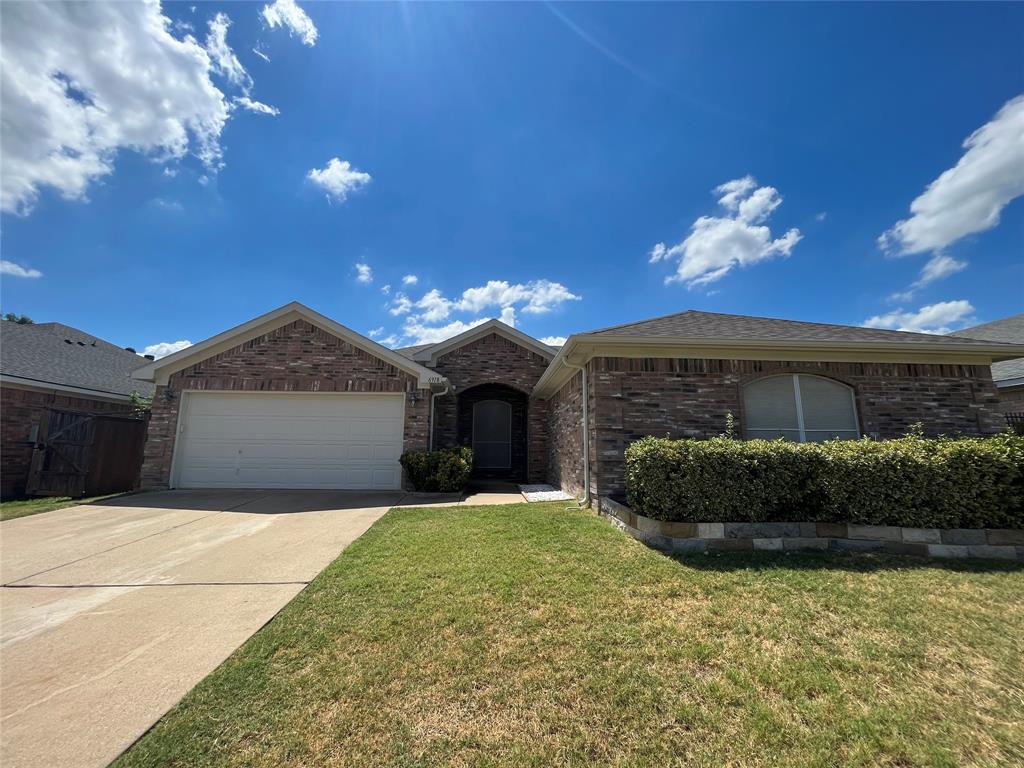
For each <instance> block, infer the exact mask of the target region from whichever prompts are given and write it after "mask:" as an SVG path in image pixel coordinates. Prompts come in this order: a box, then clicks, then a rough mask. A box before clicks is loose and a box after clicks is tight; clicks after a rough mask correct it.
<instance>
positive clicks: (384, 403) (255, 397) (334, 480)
mask: <svg viewBox="0 0 1024 768" xmlns="http://www.w3.org/2000/svg"><path fill="white" fill-rule="evenodd" d="M182 409H183V413H182V415H181V422H180V427H179V432H178V444H177V449H176V455H175V462H174V463H175V467H174V474H175V477H176V482H175V485H176V486H177V487H179V488H343V489H386V490H391V489H397V488H400V487H401V483H402V470H401V466H400V465H399V463H398V457H399V456H400V455H401V453H402V432H403V423H404V419H403V415H404V409H405V397H404V395H400V394H397V395H359V394H334V393H329V394H328V393H324V394H319V393H318V394H291V393H278V394H255V393H229V392H225V393H214V392H192V393H187V394H185V395H184V402H183V403H182Z"/></svg>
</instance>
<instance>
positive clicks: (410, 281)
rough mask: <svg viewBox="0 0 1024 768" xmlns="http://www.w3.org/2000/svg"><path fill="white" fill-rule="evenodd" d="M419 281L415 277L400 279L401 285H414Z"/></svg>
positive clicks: (408, 276) (409, 276)
mask: <svg viewBox="0 0 1024 768" xmlns="http://www.w3.org/2000/svg"><path fill="white" fill-rule="evenodd" d="M419 281H420V279H419V278H418V277H416V275H406V276H405V277H403V278H402V285H416V283H418V282H419Z"/></svg>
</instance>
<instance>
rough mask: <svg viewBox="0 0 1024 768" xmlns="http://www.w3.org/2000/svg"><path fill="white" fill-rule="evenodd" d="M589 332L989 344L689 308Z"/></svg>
mask: <svg viewBox="0 0 1024 768" xmlns="http://www.w3.org/2000/svg"><path fill="white" fill-rule="evenodd" d="M589 334H592V335H598V336H666V337H688V336H689V337H693V338H701V339H715V338H719V339H736V340H746V339H749V340H751V341H756V340H760V341H820V342H825V343H827V342H858V341H863V342H902V343H916V344H921V345H922V346H927V345H929V344H948V343H949V342H950V341H953V342H956V343H963V344H964V346H971V345H978V344H985V343H986V342H985V341H981V340H977V339H969V338H959V337H956V338H951V337H949V336H938V335H935V334H930V333H909V332H906V331H886V330H882V329H879V328H858V327H855V326H851V325H830V324H828V323H805V322H801V321H798V320H776V319H774V318H769V317H750V316H747V315H727V314H721V313H719V312H700V311H698V310H694V309H689V310H687V311H685V312H679V313H678V314H674V315H666V316H664V317H656V318H653V319H651V320H641V321H639V322H636V323H626V324H625V325H616V326H612V327H611V328H600V329H598V330H596V331H590V332H589Z"/></svg>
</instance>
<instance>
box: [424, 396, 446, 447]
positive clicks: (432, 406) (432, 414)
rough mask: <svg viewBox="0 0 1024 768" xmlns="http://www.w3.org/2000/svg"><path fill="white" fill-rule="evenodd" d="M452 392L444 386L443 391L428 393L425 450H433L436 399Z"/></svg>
mask: <svg viewBox="0 0 1024 768" xmlns="http://www.w3.org/2000/svg"><path fill="white" fill-rule="evenodd" d="M451 391H452V385H451V384H450V383H449V384H445V385H444V389H443V390H441V391H440V392H431V393H430V438H429V440H428V442H427V450H428V451H432V450H434V422H435V421H437V419H436V418H435V414H436V413H437V398H439V397H443V396H444V395H447V394H448V393H449V392H451Z"/></svg>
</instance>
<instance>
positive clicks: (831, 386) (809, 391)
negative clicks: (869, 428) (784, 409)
mask: <svg viewBox="0 0 1024 768" xmlns="http://www.w3.org/2000/svg"><path fill="white" fill-rule="evenodd" d="M797 383H798V384H799V385H800V404H801V407H802V408H803V412H804V432H805V434H806V436H805V439H806V440H809V441H819V440H831V439H832V438H836V437H841V438H857V437H859V436H860V434H859V432H858V430H857V413H856V410H855V409H854V406H853V392H852V390H851V389H850V388H849V387H847V386H845V385H843V384H840V383H839V382H838V381H832V380H831V379H822V378H820V377H818V376H798V377H797Z"/></svg>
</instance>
